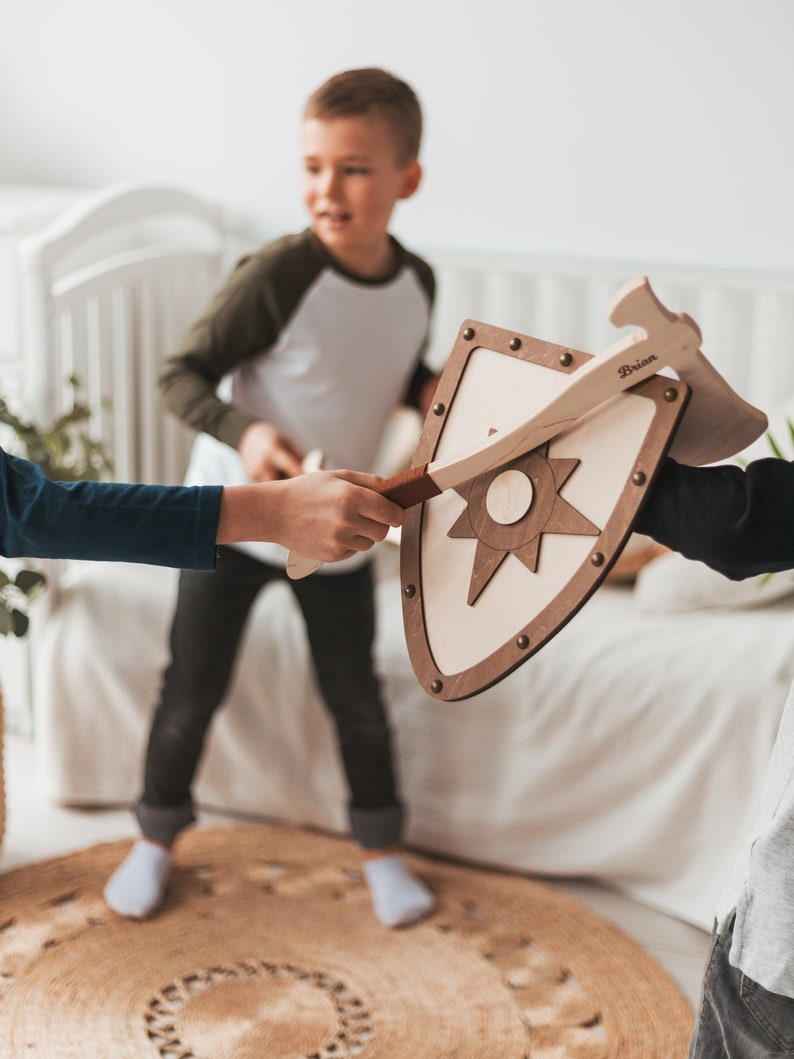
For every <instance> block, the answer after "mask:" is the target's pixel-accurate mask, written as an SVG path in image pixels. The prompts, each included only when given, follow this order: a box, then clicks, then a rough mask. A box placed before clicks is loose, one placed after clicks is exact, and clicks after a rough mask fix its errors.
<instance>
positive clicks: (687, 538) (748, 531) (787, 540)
mask: <svg viewBox="0 0 794 1059" xmlns="http://www.w3.org/2000/svg"><path fill="white" fill-rule="evenodd" d="M634 528H635V529H636V530H637V531H638V532H640V533H646V534H648V535H650V536H652V537H654V538H655V539H656V540H658V541H660V543H662V544H666V545H667V546H668V547H670V548H673V549H674V550H675V551H679V552H681V553H682V554H684V555H686V556H688V557H689V558H691V559H698V560H700V561H702V562H705V563H707V564H708V565H709V566H712V567H713V568H714V569H717V570H720V571H721V572H722V573H724V574H726V575H727V576H728V577H730V578H732V579H734V580H738V579H741V578H743V577H750V576H752V575H754V574H759V573H764V572H767V571H781V570H790V569H792V568H794V463H789V462H787V461H785V460H780V459H774V458H770V459H764V460H757V461H756V462H754V463H751V464H749V466H748V467H747V469H746V471H743V470H742V469H741V468H739V467H735V466H728V465H726V466H719V467H684V466H681V465H679V464H676V463H674V462H673V461H672V460H667V461H666V462H665V464H664V465H663V467H662V470H661V473H660V476H659V480H658V482H657V483H656V484H655V486H654V487H653V489H652V491H651V492H650V494H649V498H648V502H647V504H646V506H645V507H644V509H643V511H642V513H641V515H640V518H639V520H638V522H637V523H636V524H635V527H634ZM734 914H735V917H736V918H735V921H734V924H733V940H732V943H731V952H730V961H731V963H732V964H733V965H734V966H736V967H738V968H739V969H740V970H741V971H742V972H743V973H744V974H746V975H747V976H748V977H749V978H751V979H753V981H755V982H758V983H759V984H760V985H762V986H763V987H764V988H765V989H768V990H770V991H771V992H773V993H778V994H781V995H783V996H786V997H792V998H794V685H792V688H791V689H790V690H789V693H788V697H787V700H786V703H785V706H784V709H783V715H782V718H781V722H780V728H779V730H778V735H777V739H776V740H775V746H774V748H773V750H772V755H771V757H770V761H769V766H768V768H767V773H766V777H765V779H764V786H763V790H762V794H761V805H760V809H759V813H758V816H757V819H756V822H755V825H754V827H753V830H752V833H751V834H750V836H749V837H748V838H747V840H746V841H745V843H744V845H743V846H742V849H741V852H740V854H739V856H738V858H737V860H736V863H735V865H734V867H733V870H732V873H731V877H730V879H729V880H728V882H727V884H726V886H725V888H724V890H723V892H722V894H721V896H720V899H719V901H718V904H717V909H716V924H717V931H718V932H719V933H722V932H723V931H724V930H725V929H726V928H727V926H728V925H729V924H730V921H731V919H732V918H733V916H734Z"/></svg>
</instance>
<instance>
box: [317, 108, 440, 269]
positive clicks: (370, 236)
mask: <svg viewBox="0 0 794 1059" xmlns="http://www.w3.org/2000/svg"><path fill="white" fill-rule="evenodd" d="M303 156H304V170H303V182H302V191H303V201H304V202H305V204H306V208H307V209H308V211H309V214H310V216H311V226H312V230H313V231H314V233H315V235H316V236H317V237H318V238H319V239H320V241H321V242H322V243H323V244H324V245H325V246H326V248H327V249H328V251H329V252H330V253H331V254H333V255H334V257H335V258H337V260H339V261H340V263H341V264H343V265H348V266H349V267H350V268H351V269H353V270H354V271H356V270H357V265H358V264H359V263H360V262H361V259H362V257H363V258H366V256H367V254H370V253H371V254H377V252H379V251H380V252H383V251H384V250H385V247H386V245H387V242H388V240H387V231H388V225H389V218H390V217H391V214H392V210H393V209H394V206H395V204H396V202H397V201H398V200H399V199H405V198H408V197H409V196H410V195H412V194H413V193H414V191H415V190H416V188H417V186H418V184H419V179H420V177H421V172H422V171H421V168H420V166H419V163H418V162H416V161H414V162H409V163H408V164H407V165H401V164H400V163H399V162H398V158H397V148H396V146H395V143H394V138H393V135H392V132H391V129H390V128H389V126H388V124H387V123H386V122H384V121H382V120H380V119H379V118H377V117H369V116H366V115H359V116H356V117H339V118H330V119H320V118H309V119H308V120H307V121H306V122H305V123H304V127H303Z"/></svg>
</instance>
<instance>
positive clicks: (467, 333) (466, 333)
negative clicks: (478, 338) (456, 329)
mask: <svg viewBox="0 0 794 1059" xmlns="http://www.w3.org/2000/svg"><path fill="white" fill-rule="evenodd" d="M463 337H464V338H465V339H466V341H467V342H471V340H472V339H473V338H474V328H473V327H467V328H466V330H465V331H464V332H463Z"/></svg>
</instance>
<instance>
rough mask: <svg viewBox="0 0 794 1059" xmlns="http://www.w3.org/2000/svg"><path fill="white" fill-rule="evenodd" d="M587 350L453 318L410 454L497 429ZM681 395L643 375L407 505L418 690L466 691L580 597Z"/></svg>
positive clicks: (537, 399) (407, 593)
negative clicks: (553, 431)
mask: <svg viewBox="0 0 794 1059" xmlns="http://www.w3.org/2000/svg"><path fill="white" fill-rule="evenodd" d="M589 359H590V355H589V354H588V353H582V352H579V351H578V350H573V349H568V348H566V347H562V346H557V345H553V344H551V343H549V342H542V341H539V340H537V339H535V338H530V337H528V336H527V335H519V334H516V332H514V331H505V330H503V329H501V328H498V327H493V326H491V325H489V324H484V323H480V322H477V321H473V320H467V321H466V322H465V323H464V324H463V325H462V327H461V329H460V332H459V334H458V338H457V340H456V343H455V346H454V348H453V350H452V353H451V355H450V358H449V360H448V362H447V365H446V367H445V368H444V372H443V374H442V376H441V380H440V382H439V386H438V390H437V391H436V398H435V400H436V403H435V405H434V407H433V409H432V411H431V412H430V413H429V414H428V417H427V419H426V421H425V424H424V428H423V431H422V436H421V438H420V441H419V444H418V447H417V450H416V453H415V456H414V464H423V463H426V462H430V461H433V460H438V459H443V458H445V457H447V456H450V455H453V454H455V453H457V452H459V451H461V450H464V449H466V448H467V447H470V446H472V445H475V444H476V443H478V442H480V441H482V440H483V439H485V438H486V437H487V436H488V435H489V434H490V433H492V432H494V431H504V430H508V429H510V428H511V427H512V426H514V425H515V424H516V423H517V422H520V421H521V420H522V419H525V418H526V417H527V416H528V415H529V414H530V413H531V412H533V411H534V410H536V409H539V408H542V407H543V406H544V405H545V404H546V403H547V402H548V401H549V399H550V398H552V397H554V396H555V395H556V394H557V393H558V392H559V390H560V387H561V384H562V383H563V382H564V381H565V379H566V377H567V375H569V374H570V373H571V372H573V371H575V370H576V369H577V368H578V367H580V366H581V365H582V364H583V363H584V362H585V361H586V360H589ZM688 396H689V389H688V387H687V386H686V384H685V383H683V382H680V381H679V380H678V379H673V378H668V377H666V376H661V375H654V376H652V377H651V378H649V379H646V380H645V381H644V382H642V383H639V384H638V385H637V386H635V387H633V388H632V389H630V390H626V391H625V392H623V393H621V394H619V395H617V396H616V397H613V398H612V399H611V400H609V401H607V402H606V403H605V404H603V405H601V406H600V407H599V408H597V409H596V410H594V411H593V412H591V413H589V414H588V415H586V416H583V417H582V418H581V419H580V420H578V421H577V422H576V424H575V425H574V426H573V427H572V428H570V429H568V430H567V431H565V432H564V433H561V434H558V435H557V436H555V437H554V438H552V439H551V441H550V442H548V443H546V444H545V445H543V446H541V447H540V448H539V449H536V450H534V451H533V452H530V453H527V454H526V455H524V456H521V457H519V458H517V459H515V460H513V461H512V462H511V463H509V464H506V465H504V466H503V467H499V468H497V469H496V470H493V471H490V472H488V473H487V474H483V475H480V476H479V477H477V478H474V479H473V480H471V481H470V482H467V483H465V484H464V485H463V486H461V487H459V488H458V489H448V490H447V491H445V492H443V493H441V495H439V496H436V497H434V498H433V499H431V500H428V501H426V502H425V503H424V504H421V505H417V506H416V507H413V508H410V509H409V510H408V511H407V513H406V521H405V524H404V526H403V530H402V546H401V560H400V562H401V583H402V598H403V619H404V623H405V633H406V641H407V644H408V652H409V655H410V658H411V663H412V665H413V668H414V671H415V673H416V676H417V678H418V680H419V682H420V684H421V685H422V687H424V688H425V690H426V691H427V692H428V694H430V695H432V696H434V697H435V698H439V699H444V700H448V701H449V700H455V699H464V698H468V697H470V696H472V695H476V694H477V693H479V692H480V691H483V690H484V689H485V688H488V687H490V686H491V685H492V684H495V683H497V682H498V681H499V680H501V679H502V678H503V677H505V676H507V674H508V673H510V672H512V670H513V669H515V668H516V667H517V666H519V665H521V664H522V663H523V662H526V661H527V659H528V658H530V657H531V656H532V655H533V654H534V653H535V652H536V651H538V650H539V649H540V648H541V647H542V646H543V645H544V644H545V643H546V642H547V641H548V640H549V639H551V637H552V636H554V635H555V634H556V633H557V632H558V631H559V630H560V629H561V628H562V627H563V626H564V625H565V623H566V622H567V621H568V620H569V619H570V618H571V617H573V615H574V614H575V613H576V612H577V611H578V610H579V609H580V608H581V607H582V606H583V604H584V603H585V602H586V600H587V599H588V598H589V597H590V596H591V595H592V593H593V592H594V591H595V589H596V588H597V587H598V585H599V584H600V583H601V581H602V580H603V579H604V577H605V576H606V574H607V572H608V571H609V569H610V567H611V566H612V564H613V562H614V561H615V559H616V558H617V556H618V554H619V553H620V550H621V549H622V547H623V545H624V544H625V542H626V540H627V538H628V537H629V535H630V533H631V526H632V523H633V521H634V519H635V517H636V514H637V512H638V510H639V507H640V505H641V503H642V500H643V497H644V496H645V493H646V490H647V489H648V487H649V485H650V484H651V482H652V480H653V478H654V476H655V474H656V471H657V468H658V466H659V463H660V461H661V460H662V458H663V456H664V454H665V453H666V451H667V448H668V446H669V444H670V441H671V438H672V435H673V432H674V431H675V428H676V426H677V424H678V422H679V420H680V418H681V416H682V414H683V412H684V409H685V407H686V402H687V399H688Z"/></svg>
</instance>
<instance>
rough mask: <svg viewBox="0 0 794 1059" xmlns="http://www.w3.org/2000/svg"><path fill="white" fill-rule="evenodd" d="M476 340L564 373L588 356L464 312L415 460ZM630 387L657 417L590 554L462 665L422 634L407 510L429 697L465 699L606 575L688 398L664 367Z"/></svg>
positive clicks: (417, 529) (531, 649) (418, 658)
mask: <svg viewBox="0 0 794 1059" xmlns="http://www.w3.org/2000/svg"><path fill="white" fill-rule="evenodd" d="M479 348H486V349H491V350H494V351H495V352H497V353H502V354H504V355H505V356H508V357H518V358H519V359H521V360H526V361H531V362H533V363H535V364H538V365H541V366H543V367H547V368H551V369H553V370H554V371H560V372H564V373H565V374H570V373H571V372H573V371H576V369H577V368H579V367H581V365H582V364H584V363H585V362H586V361H588V360H590V359H591V355H590V354H589V353H582V352H581V351H579V350H575V349H569V348H567V347H564V346H558V345H554V344H552V343H550V342H542V341H540V340H538V339H536V338H531V337H530V336H528V335H522V334H518V333H517V332H515V331H507V330H504V329H502V328H499V327H494V326H492V325H491V324H485V323H481V322H480V321H476V320H466V321H465V322H464V323H463V324H462V325H461V328H460V331H459V333H458V337H457V339H456V342H455V345H454V347H453V349H452V352H451V354H450V357H449V360H448V361H447V364H446V366H445V368H444V371H443V373H442V375H441V379H440V381H439V385H438V389H437V391H436V396H435V404H434V406H433V408H432V410H431V411H430V412H429V413H428V416H427V418H426V420H425V423H424V427H423V430H422V436H421V438H420V440H419V444H418V446H417V449H416V453H415V454H414V461H413V462H414V465H415V466H416V465H422V464H424V463H429V462H431V461H432V460H433V459H434V457H435V452H436V448H437V446H438V443H439V440H440V438H441V434H442V431H443V429H444V424H445V422H446V421H447V418H448V416H449V414H450V411H451V409H452V406H453V404H454V401H455V394H456V392H457V389H458V386H459V384H460V381H461V379H462V377H463V373H464V371H465V368H466V364H467V363H468V360H469V357H470V356H471V355H472V353H473V352H474V351H475V350H476V349H479ZM628 392H629V393H636V394H640V395H641V396H642V397H645V398H648V399H650V400H652V401H653V402H654V405H655V412H654V417H653V420H652V422H651V425H650V427H649V429H648V431H647V433H646V436H645V439H644V440H643V442H642V444H641V445H640V448H639V451H638V452H637V454H636V457H635V460H634V463H633V466H632V470H631V473H630V474H629V476H628V478H627V480H626V482H625V484H624V486H623V489H622V491H621V494H620V497H619V499H618V502H617V504H616V505H615V507H614V509H613V511H612V514H611V516H610V517H609V519H608V521H607V524H606V525H605V526H604V528H603V529H602V530H601V532H600V534H599V535H598V536H597V537H594V538H593V542H594V543H593V547H592V549H591V551H590V553H589V556H588V558H587V560H586V561H585V562H583V563H582V564H581V565H580V566H579V568H578V569H576V570H573V571H572V572H571V576H570V578H569V580H568V582H567V584H566V586H565V587H564V589H563V590H562V591H561V592H560V593H559V594H558V595H557V596H556V597H555V599H553V600H552V601H551V602H550V603H549V604H548V605H547V606H546V607H545V608H544V609H543V610H542V611H541V612H540V613H538V614H536V615H535V616H534V617H533V618H532V619H531V620H530V621H528V622H527V624H526V625H525V626H524V627H523V628H522V629H518V630H516V633H515V635H514V636H513V637H511V639H510V640H509V641H508V642H506V643H505V644H503V645H502V647H500V648H499V649H498V650H496V651H494V652H493V653H492V654H490V655H489V656H487V657H486V658H484V659H481V660H480V661H479V662H478V663H477V664H476V665H474V666H472V667H471V668H469V669H464V670H462V671H461V672H459V673H443V672H441V670H439V668H438V667H437V665H436V662H435V659H434V658H433V655H432V652H431V650H430V646H429V644H428V641H427V636H426V634H425V625H424V610H423V590H422V588H423V586H422V567H421V561H420V549H421V539H422V523H423V517H424V510H425V505H424V504H421V505H417V506H416V507H412V508H410V509H409V510H408V511H407V512H406V520H405V524H404V526H403V530H402V545H401V555H400V579H401V585H402V603H403V622H404V626H405V637H406V642H407V644H408V653H409V656H410V658H411V664H412V665H413V668H414V672H415V673H416V676H417V679H418V680H419V683H420V684H421V685H422V687H423V688H424V689H425V690H426V691H427V692H428V694H429V695H432V696H433V698H437V699H443V700H444V701H454V700H458V699H466V698H470V697H471V696H472V695H477V694H479V693H480V692H481V691H484V690H485V689H486V688H489V687H491V686H492V685H494V684H496V683H498V682H499V681H500V680H502V679H503V678H504V677H506V676H507V675H508V674H509V673H511V672H512V671H513V670H514V669H516V668H517V667H518V666H520V665H521V664H522V663H524V662H526V661H527V660H528V659H529V658H531V657H532V655H533V654H535V653H536V652H537V651H539V650H540V648H541V647H543V645H544V644H545V643H548V641H549V640H550V639H551V638H552V637H553V636H555V635H556V634H557V633H558V632H559V631H560V629H562V628H563V627H564V626H565V625H566V623H567V622H568V621H570V619H571V618H572V617H573V616H574V615H575V614H576V613H577V611H579V610H580V609H581V608H582V606H584V604H585V603H586V602H587V600H588V599H589V598H590V596H591V595H592V594H593V593H594V592H595V590H596V589H597V588H598V586H599V585H600V584H601V582H602V581H603V580H604V578H605V577H606V575H607V573H608V572H609V570H610V569H611V567H612V565H613V564H614V562H615V560H616V559H617V557H618V555H619V554H620V551H621V549H622V548H623V546H624V544H625V543H626V541H627V540H628V538H629V536H630V534H631V529H632V525H633V523H634V520H635V519H636V517H637V513H638V511H639V509H640V506H641V504H642V501H643V499H644V497H645V494H646V492H647V490H648V488H649V487H650V485H651V484H652V482H653V481H654V479H655V477H656V474H657V473H658V469H659V466H660V464H661V461H662V459H663V457H664V455H665V454H666V452H667V449H668V448H669V446H670V443H671V441H672V437H673V434H674V432H675V429H676V427H677V425H678V423H679V421H680V419H681V416H682V415H683V413H684V409H685V407H686V402H687V400H688V398H689V388H688V387H687V386H686V384H685V383H683V382H680V381H679V380H678V379H674V378H668V377H666V376H663V375H654V376H652V377H651V378H650V379H646V380H645V381H644V382H642V383H639V384H638V385H637V386H634V387H632V388H631V389H630V390H629V391H628ZM431 502H432V501H431Z"/></svg>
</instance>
